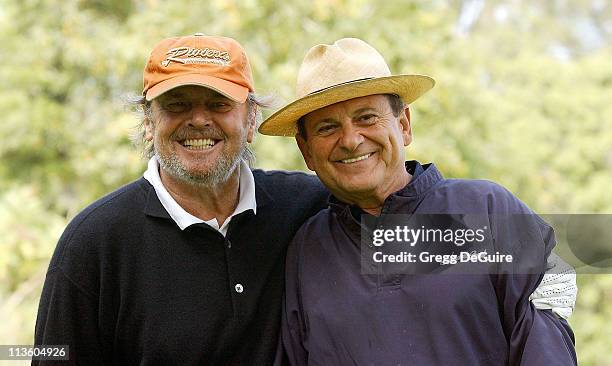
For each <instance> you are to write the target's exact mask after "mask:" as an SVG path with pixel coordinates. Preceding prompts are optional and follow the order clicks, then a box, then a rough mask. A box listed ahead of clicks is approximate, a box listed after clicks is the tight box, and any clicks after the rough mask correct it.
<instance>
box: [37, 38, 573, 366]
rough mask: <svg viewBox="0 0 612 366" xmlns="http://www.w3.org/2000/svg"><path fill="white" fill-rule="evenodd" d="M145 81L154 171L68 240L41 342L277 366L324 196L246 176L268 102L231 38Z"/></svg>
mask: <svg viewBox="0 0 612 366" xmlns="http://www.w3.org/2000/svg"><path fill="white" fill-rule="evenodd" d="M143 76H144V88H143V92H142V96H141V97H140V98H138V100H137V101H136V103H138V105H139V106H140V107H142V108H143V112H144V114H143V119H142V123H141V125H140V126H139V127H140V129H139V132H140V133H139V135H138V136H137V138H138V139H141V140H142V142H144V145H145V146H144V148H145V155H146V156H148V157H149V158H150V160H149V164H148V168H147V170H146V172H145V173H144V176H143V177H142V178H140V179H138V180H137V181H135V182H133V183H131V184H128V185H127V186H125V187H122V188H120V189H119V190H117V191H115V192H113V193H111V194H109V195H108V196H106V197H104V198H102V199H101V200H99V201H97V202H95V203H93V204H92V205H90V206H89V207H87V208H86V209H85V210H83V212H81V213H80V214H79V215H77V216H76V217H75V218H74V219H73V220H72V222H71V223H70V224H69V225H68V227H67V228H66V230H65V232H64V234H63V235H62V237H61V238H60V240H59V243H58V245H57V249H56V251H55V253H54V255H53V258H52V259H51V263H50V265H49V271H48V273H47V277H46V280H45V285H44V288H43V293H42V297H41V300H40V307H39V311H38V319H37V323H36V335H35V338H36V339H35V341H36V344H46V345H68V346H69V350H68V355H69V359H70V364H83V365H97V364H141V365H152V364H155V365H173V364H181V365H201V364H210V365H229V364H232V365H269V364H271V363H272V359H273V357H274V355H275V351H276V346H277V343H278V336H279V330H280V319H281V299H282V291H283V289H284V281H283V276H284V263H285V249H286V247H287V244H288V243H289V241H290V240H291V238H292V237H293V235H294V234H295V232H296V231H297V229H298V228H299V227H300V225H301V224H302V223H303V222H304V221H305V220H306V219H307V218H308V217H310V216H312V215H313V214H315V213H316V212H317V211H319V210H321V209H323V208H324V207H325V205H326V199H327V196H328V194H329V193H328V192H327V191H326V190H324V188H323V186H322V185H321V184H320V182H319V180H318V179H316V177H314V176H308V175H306V174H303V173H293V172H263V171H261V170H252V169H251V168H250V167H249V166H248V164H247V163H248V162H250V161H251V160H252V157H253V156H252V153H251V152H250V150H249V149H248V146H249V143H250V142H251V141H252V139H253V135H254V133H255V127H256V124H257V122H258V120H259V119H260V118H261V115H260V113H259V107H262V106H265V104H266V103H265V101H264V99H263V98H261V97H258V96H257V95H256V94H254V85H253V79H252V76H251V69H250V65H249V60H248V58H247V57H246V54H245V52H244V49H243V48H242V46H240V44H238V42H236V41H235V40H233V39H230V38H225V37H213V36H206V35H203V34H195V35H192V36H185V37H175V38H168V39H165V40H162V41H161V42H159V43H158V44H157V45H156V46H155V47H154V49H153V51H152V52H151V54H150V57H149V59H148V62H147V64H146V66H145V69H144V75H143ZM570 310H571V309H570ZM34 363H35V364H36V363H38V361H35V362H34ZM41 363H44V362H41Z"/></svg>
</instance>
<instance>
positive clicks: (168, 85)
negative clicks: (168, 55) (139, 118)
mask: <svg viewBox="0 0 612 366" xmlns="http://www.w3.org/2000/svg"><path fill="white" fill-rule="evenodd" d="M185 85H197V86H203V87H206V88H209V89H212V90H214V91H216V92H217V93H220V94H222V95H224V96H226V97H228V98H230V99H231V100H234V101H236V102H239V103H244V102H245V101H246V99H247V96H248V95H249V89H248V88H247V87H244V86H242V85H238V84H235V83H232V82H231V81H227V80H224V79H219V78H215V77H212V76H208V75H202V74H195V73H194V74H184V75H179V76H177V77H174V78H171V79H167V80H164V81H162V82H160V83H158V84H156V85H155V86H154V87H152V88H151V89H149V90H147V94H146V98H147V101H152V100H153V99H155V98H157V97H159V96H160V95H162V94H164V93H165V92H167V91H170V90H172V89H175V88H178V87H180V86H185Z"/></svg>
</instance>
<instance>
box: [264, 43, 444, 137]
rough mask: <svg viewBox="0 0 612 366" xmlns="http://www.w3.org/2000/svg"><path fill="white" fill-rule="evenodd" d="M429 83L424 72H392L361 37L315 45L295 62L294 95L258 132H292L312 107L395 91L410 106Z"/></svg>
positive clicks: (292, 133) (278, 133) (432, 82)
mask: <svg viewBox="0 0 612 366" xmlns="http://www.w3.org/2000/svg"><path fill="white" fill-rule="evenodd" d="M434 84H435V81H434V79H432V78H430V77H429V76H425V75H391V71H389V66H387V63H386V62H385V60H384V59H383V57H382V56H381V55H380V53H378V51H376V50H375V49H374V48H373V47H372V46H370V45H369V44H367V43H365V42H364V41H362V40H360V39H356V38H343V39H340V40H338V41H336V42H335V43H334V44H333V45H326V44H320V45H316V46H314V47H313V48H311V49H310V50H309V51H308V53H307V54H306V56H305V57H304V61H303V62H302V65H301V66H300V71H299V73H298V78H297V84H296V96H297V99H296V100H295V101H294V102H292V103H289V104H288V105H286V106H285V107H283V108H282V109H280V110H279V111H277V112H276V113H274V114H273V115H272V116H270V117H269V118H268V119H266V120H265V121H264V122H263V124H262V125H261V127H259V132H261V133H262V134H264V135H273V136H295V134H296V133H297V126H296V122H297V120H298V119H300V118H301V117H302V116H304V115H306V114H308V113H310V112H312V111H315V110H317V109H320V108H323V107H327V106H329V105H332V104H334V103H338V102H342V101H345V100H349V99H353V98H358V97H363V96H366V95H374V94H397V95H399V96H400V97H401V98H402V100H403V101H404V103H406V104H409V103H412V102H413V101H415V100H416V99H417V98H418V97H420V96H421V95H423V94H424V93H425V92H426V91H428V90H429V89H431V88H433V86H434Z"/></svg>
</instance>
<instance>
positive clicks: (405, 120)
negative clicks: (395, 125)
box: [399, 106, 412, 146]
mask: <svg viewBox="0 0 612 366" xmlns="http://www.w3.org/2000/svg"><path fill="white" fill-rule="evenodd" d="M399 117H400V124H401V126H402V137H403V139H404V146H408V145H410V143H411V142H412V128H411V126H410V108H408V106H406V107H404V110H403V111H402V112H401V113H400V115H399Z"/></svg>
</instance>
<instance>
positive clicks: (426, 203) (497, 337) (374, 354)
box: [282, 162, 576, 365]
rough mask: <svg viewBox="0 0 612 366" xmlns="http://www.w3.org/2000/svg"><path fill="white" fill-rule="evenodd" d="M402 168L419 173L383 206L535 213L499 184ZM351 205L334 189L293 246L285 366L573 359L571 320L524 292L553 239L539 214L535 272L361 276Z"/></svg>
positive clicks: (398, 210) (387, 210)
mask: <svg viewBox="0 0 612 366" xmlns="http://www.w3.org/2000/svg"><path fill="white" fill-rule="evenodd" d="M406 167H407V169H408V171H409V172H412V173H415V174H414V177H413V179H412V180H411V182H410V183H409V184H408V185H407V186H406V187H404V188H403V189H402V190H400V191H398V192H396V193H394V194H392V195H391V196H390V197H388V198H387V199H386V200H385V203H384V206H383V212H382V213H383V214H411V213H424V214H439V213H472V214H532V212H531V211H530V210H529V208H528V207H526V206H525V205H524V204H523V203H522V202H521V201H519V200H518V199H517V198H516V197H514V196H513V195H512V194H511V193H510V192H508V191H507V190H506V189H504V188H503V187H501V186H499V185H497V184H495V183H492V182H488V181H482V180H458V179H443V178H442V176H441V175H440V173H439V172H438V170H437V169H436V167H435V166H434V165H433V164H428V165H425V166H423V167H421V165H420V164H419V163H418V162H407V163H406ZM356 212H358V211H356V209H355V207H354V206H353V207H351V206H349V205H347V204H344V203H342V202H339V201H337V200H336V199H334V198H333V197H332V198H331V199H330V207H329V208H328V209H326V210H323V211H321V212H319V213H318V214H317V215H315V216H314V217H312V218H311V219H310V220H308V221H307V222H306V223H305V224H304V225H303V226H302V227H301V229H300V230H299V231H298V233H297V235H296V237H295V238H294V240H293V243H292V244H291V246H290V247H289V251H288V254H287V263H286V294H285V301H284V309H283V324H282V343H283V347H284V350H285V352H286V355H285V356H286V357H288V359H289V361H290V363H291V364H292V365H519V364H520V365H544V364H546V365H574V364H576V356H575V351H574V345H573V334H572V332H571V329H570V328H569V326H568V325H567V323H566V322H565V321H562V320H560V319H558V318H557V317H556V316H554V315H553V314H552V313H551V312H550V311H539V310H536V309H535V308H534V306H533V305H532V304H531V303H530V302H529V294H531V293H532V291H533V290H534V289H535V288H536V287H537V285H538V283H539V282H540V281H541V279H542V273H543V272H544V271H545V269H546V268H545V263H546V258H547V257H548V255H549V254H550V251H551V250H552V248H553V246H554V235H553V233H552V229H551V228H550V227H549V226H548V225H546V224H545V223H544V222H543V221H538V222H537V223H536V227H537V229H538V235H539V236H538V237H539V238H540V239H539V242H537V243H530V244H533V248H532V252H530V256H533V258H534V261H535V263H536V264H537V265H538V266H539V267H538V268H539V269H540V270H539V271H536V273H533V274H507V273H506V274H478V275H473V274H472V275H468V274H465V275H440V274H416V275H408V274H406V275H396V276H389V275H363V274H361V267H360V260H361V256H360V244H361V243H360V229H361V223H360V221H358V220H357V219H356V217H355V213H356ZM495 235H496V236H504V235H506V236H510V235H512V233H509V232H508V231H504V230H503V228H501V229H500V230H499V231H498V232H497V233H496V234H495ZM495 239H508V238H499V237H497V238H495ZM509 242H512V240H510V241H509Z"/></svg>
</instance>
